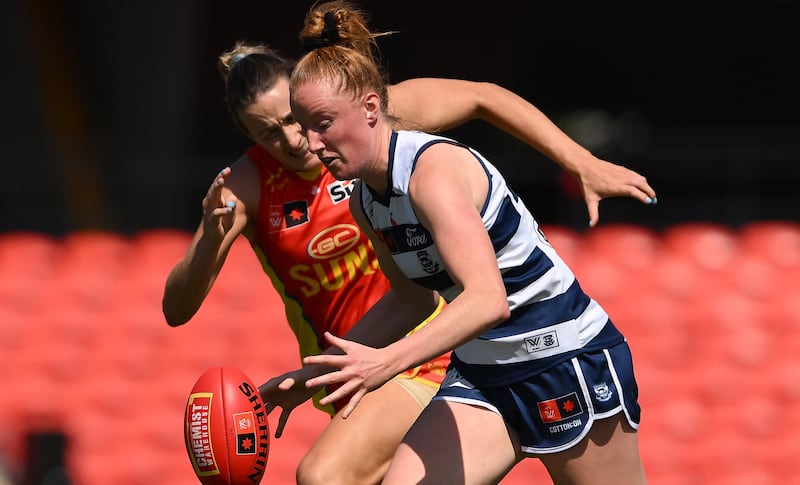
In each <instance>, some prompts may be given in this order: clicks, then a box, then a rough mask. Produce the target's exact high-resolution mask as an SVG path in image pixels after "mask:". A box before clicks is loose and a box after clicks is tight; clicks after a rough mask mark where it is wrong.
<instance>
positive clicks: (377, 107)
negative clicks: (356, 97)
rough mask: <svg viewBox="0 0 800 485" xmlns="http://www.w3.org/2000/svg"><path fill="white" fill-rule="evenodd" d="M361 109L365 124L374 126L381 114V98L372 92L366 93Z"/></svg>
mask: <svg viewBox="0 0 800 485" xmlns="http://www.w3.org/2000/svg"><path fill="white" fill-rule="evenodd" d="M362 107H363V109H364V117H365V118H366V119H367V122H369V124H370V126H372V125H374V124H375V122H376V121H378V118H379V117H380V114H381V97H380V96H378V93H376V92H374V91H370V92H368V93H367V94H365V95H364V98H363V103H362Z"/></svg>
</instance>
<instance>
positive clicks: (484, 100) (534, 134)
mask: <svg viewBox="0 0 800 485" xmlns="http://www.w3.org/2000/svg"><path fill="white" fill-rule="evenodd" d="M480 84H481V87H480V89H479V93H478V95H479V97H478V107H477V111H476V117H478V118H480V119H483V120H485V121H486V122H488V123H491V124H492V125H494V126H496V127H497V128H500V129H501V130H503V131H505V132H507V133H508V134H510V135H512V136H514V137H515V138H517V139H519V140H521V141H522V142H524V143H526V144H528V145H529V146H531V147H533V148H535V149H536V150H537V151H539V152H540V153H542V154H543V155H545V156H546V157H548V158H550V159H551V160H553V161H554V162H556V163H557V164H558V165H560V166H561V167H562V168H564V169H565V170H568V171H570V172H572V173H580V172H581V171H582V170H583V167H584V166H585V165H586V164H587V163H591V162H592V161H593V160H594V159H595V158H594V156H593V155H592V154H591V152H589V150H587V149H586V148H584V147H582V146H581V145H580V144H578V143H577V142H575V141H574V140H573V139H572V138H570V137H569V136H568V135H567V134H566V133H564V132H563V131H562V130H561V129H560V128H559V127H558V126H556V124H555V123H553V121H552V120H550V118H548V117H547V116H546V115H545V114H544V113H543V112H542V111H541V110H539V108H537V107H536V106H534V105H533V104H531V103H529V102H528V101H526V100H525V99H524V98H522V97H520V96H518V95H516V94H514V93H513V92H511V91H509V90H507V89H504V88H502V87H500V86H498V85H496V84H492V83H480Z"/></svg>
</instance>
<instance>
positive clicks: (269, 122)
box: [239, 78, 320, 172]
mask: <svg viewBox="0 0 800 485" xmlns="http://www.w3.org/2000/svg"><path fill="white" fill-rule="evenodd" d="M239 119H240V120H241V121H242V124H243V125H244V126H245V128H246V129H247V133H248V134H249V135H250V138H252V139H253V141H255V142H256V143H258V144H259V145H261V146H262V147H263V148H264V149H265V150H266V151H267V152H269V154H270V155H272V156H273V157H275V159H276V160H278V162H280V164H281V165H283V167H284V168H285V169H286V170H289V171H292V172H308V171H312V170H315V169H318V168H319V167H320V161H319V159H318V158H317V156H316V155H314V154H313V153H312V152H310V151H309V150H308V140H307V139H306V137H305V135H304V134H303V130H302V128H301V127H300V124H299V123H297V122H296V121H295V119H294V117H293V116H292V111H291V109H290V107H289V80H288V79H285V78H281V79H279V80H278V82H277V83H275V86H274V87H273V88H272V89H270V90H269V91H267V92H264V93H262V94H260V95H259V96H258V98H256V100H255V102H254V103H253V104H251V105H250V106H248V107H247V108H245V109H244V110H243V112H241V113H239Z"/></svg>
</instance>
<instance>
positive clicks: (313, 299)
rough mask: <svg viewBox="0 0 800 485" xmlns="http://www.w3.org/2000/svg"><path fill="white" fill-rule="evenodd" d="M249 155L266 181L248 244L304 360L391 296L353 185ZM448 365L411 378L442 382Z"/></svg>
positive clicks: (257, 152) (259, 151) (261, 153)
mask: <svg viewBox="0 0 800 485" xmlns="http://www.w3.org/2000/svg"><path fill="white" fill-rule="evenodd" d="M247 155H248V157H249V158H250V159H251V160H253V162H254V163H255V164H256V166H257V167H258V169H259V173H260V176H261V196H260V201H259V206H258V213H257V219H256V224H255V226H256V229H255V235H254V238H253V240H252V241H251V245H252V247H253V249H254V250H255V252H256V255H257V256H258V258H259V260H260V261H261V265H262V267H263V269H264V272H265V273H266V274H267V275H268V276H269V277H270V279H271V280H272V284H273V285H274V286H275V289H276V290H277V291H278V294H279V295H280V297H281V299H282V300H283V303H284V305H285V307H286V317H287V320H288V322H289V325H290V326H291V328H292V330H293V332H294V334H295V335H296V337H297V341H298V343H299V346H300V354H301V355H302V356H306V355H312V354H318V353H320V352H321V351H322V350H324V348H326V347H327V345H326V344H325V342H324V341H323V337H322V336H323V333H324V332H325V331H330V332H331V333H333V334H334V335H339V336H341V335H344V334H345V333H346V332H347V331H348V330H349V329H350V328H351V327H352V326H353V325H354V324H355V323H356V322H358V320H359V319H360V318H361V316H362V315H364V313H366V312H367V310H369V308H370V307H372V306H373V305H374V304H375V303H376V302H377V301H378V300H379V299H380V298H381V296H383V295H384V294H385V293H386V292H387V291H388V290H389V282H388V280H387V279H386V277H385V276H384V275H383V273H381V272H380V270H379V266H378V259H377V257H376V256H375V253H374V251H373V249H372V245H371V243H370V241H369V239H368V238H367V236H366V235H365V234H364V233H363V231H361V229H360V228H359V227H358V224H357V223H356V222H355V221H354V220H353V218H352V216H351V214H350V208H349V199H350V192H351V191H352V188H353V185H352V184H353V182H352V181H340V180H336V179H335V178H334V177H333V176H332V175H331V174H330V173H329V172H328V171H327V170H326V169H325V168H324V167H323V168H322V170H321V172H320V174H319V175H318V176H317V177H316V178H314V179H313V180H309V179H306V178H304V177H302V176H300V175H298V174H296V173H293V172H289V171H287V170H285V169H284V168H283V167H282V166H281V165H280V163H278V162H277V161H276V160H275V159H274V158H273V157H272V156H271V155H269V154H268V153H267V152H266V150H264V149H263V148H261V147H260V146H258V145H256V146H253V147H251V148H250V149H249V150H248V151H247ZM448 362H449V359H448V358H447V357H442V358H440V359H437V360H436V361H435V362H433V363H427V364H425V365H423V366H421V367H419V368H417V369H413V370H411V371H408V372H407V373H406V375H408V376H409V377H418V378H422V379H425V380H428V381H431V382H432V383H433V384H439V383H441V381H442V378H443V377H444V371H445V368H446V367H447V363H448ZM316 397H317V398H318V397H320V396H319V395H317V396H316ZM316 401H317V399H315V403H316ZM317 405H318V403H317ZM318 407H320V406H319V405H318ZM320 408H321V409H323V410H325V411H327V412H332V409H331V408H324V407H320Z"/></svg>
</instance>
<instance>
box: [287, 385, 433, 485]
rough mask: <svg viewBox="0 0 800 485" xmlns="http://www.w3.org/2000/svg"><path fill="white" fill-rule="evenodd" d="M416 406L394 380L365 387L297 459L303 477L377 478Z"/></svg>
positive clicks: (355, 480)
mask: <svg viewBox="0 0 800 485" xmlns="http://www.w3.org/2000/svg"><path fill="white" fill-rule="evenodd" d="M421 411H422V406H421V405H420V404H419V403H418V402H417V401H416V400H415V399H414V398H413V397H412V396H411V395H410V394H409V393H408V391H406V390H405V389H404V388H403V387H402V386H400V385H398V384H397V383H396V382H395V381H394V380H392V381H389V382H387V383H386V384H385V385H383V386H382V387H381V388H379V389H376V390H375V391H373V392H370V393H368V394H367V395H366V396H365V397H364V399H363V400H362V401H361V402H360V403H359V405H358V407H357V408H356V410H355V412H353V414H351V415H350V416H349V417H348V418H347V419H342V417H341V416H340V415H337V416H335V417H334V418H333V419H332V420H331V422H330V423H329V424H328V426H326V427H325V429H324V430H323V431H322V433H321V434H320V436H319V437H318V438H317V441H316V442H315V443H314V445H313V446H312V447H311V449H310V450H309V452H308V453H307V455H306V457H305V458H304V459H303V462H302V463H301V467H300V470H299V471H298V475H299V476H304V477H305V478H307V479H308V482H309V483H317V482H318V480H316V479H314V480H311V479H310V478H309V477H310V476H316V477H318V478H319V479H320V480H325V481H324V482H323V483H378V482H379V481H380V477H382V476H383V474H384V473H385V472H386V468H387V467H388V466H389V461H390V460H391V458H392V455H393V454H394V452H395V450H396V449H397V446H398V445H399V444H400V441H401V440H402V439H403V436H404V435H405V433H406V431H408V429H409V428H410V427H411V424H412V423H413V422H414V420H415V419H416V418H417V416H419V413H420V412H421Z"/></svg>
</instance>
